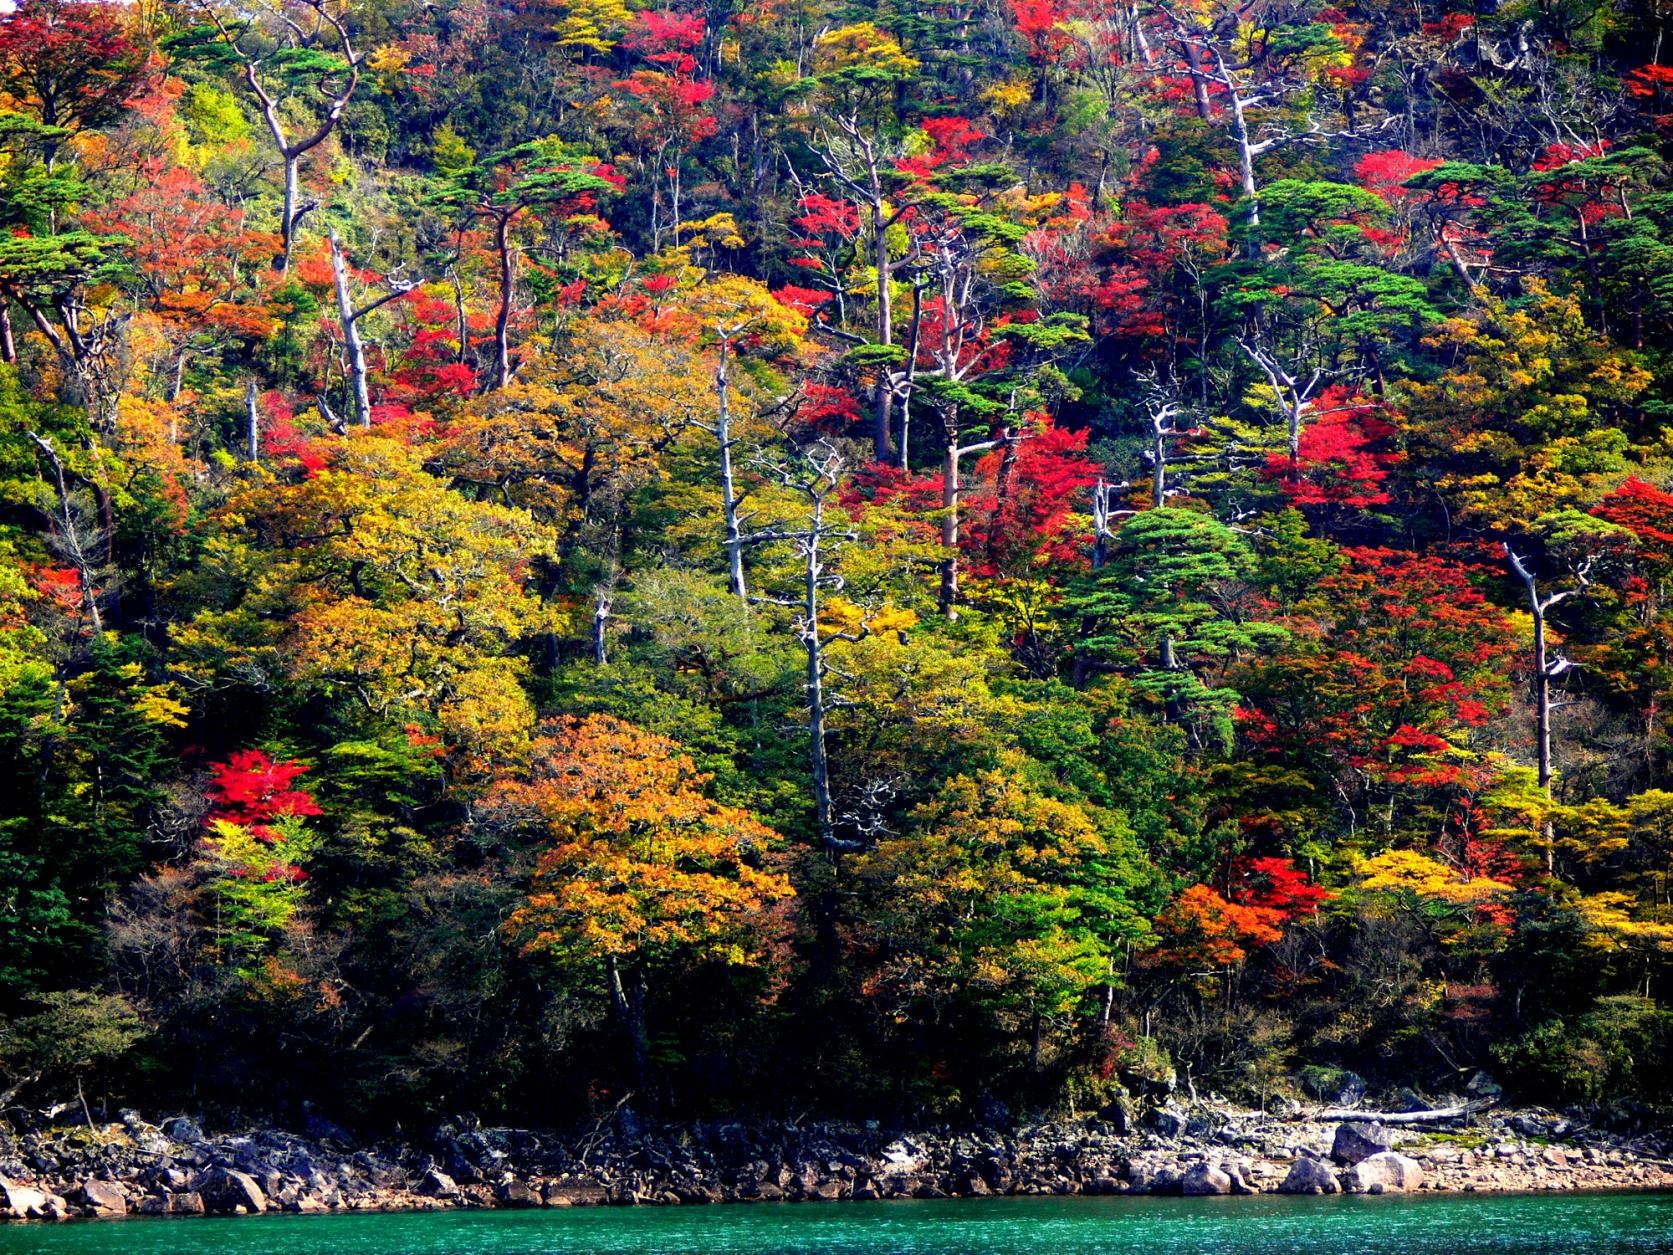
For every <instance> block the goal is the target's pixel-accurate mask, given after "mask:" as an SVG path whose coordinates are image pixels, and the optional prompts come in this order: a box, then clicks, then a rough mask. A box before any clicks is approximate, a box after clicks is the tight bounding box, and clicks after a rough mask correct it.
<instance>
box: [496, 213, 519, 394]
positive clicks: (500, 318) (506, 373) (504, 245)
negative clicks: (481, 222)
mask: <svg viewBox="0 0 1673 1255" xmlns="http://www.w3.org/2000/svg"><path fill="white" fill-rule="evenodd" d="M510 229H511V219H510V218H508V217H503V216H502V217H501V218H500V219H498V220H497V221H496V222H495V224H494V246H495V248H497V249H498V250H499V254H500V307H499V310H498V311H497V312H496V313H495V314H494V381H493V382H494V387H496V388H503V387H505V385H506V384H507V383H509V382H510V381H511V300H512V295H513V288H514V286H515V282H516V277H517V275H516V267H515V265H514V262H513V258H512V254H511V240H510V238H509V232H510Z"/></svg>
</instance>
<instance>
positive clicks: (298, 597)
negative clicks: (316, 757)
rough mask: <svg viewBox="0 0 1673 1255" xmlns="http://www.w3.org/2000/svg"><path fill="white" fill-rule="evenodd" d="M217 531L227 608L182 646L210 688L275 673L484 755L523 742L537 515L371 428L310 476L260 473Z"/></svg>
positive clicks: (208, 616) (536, 615)
mask: <svg viewBox="0 0 1673 1255" xmlns="http://www.w3.org/2000/svg"><path fill="white" fill-rule="evenodd" d="M253 474H255V475H258V476H259V475H260V472H259V471H257V472H253ZM217 522H218V531H217V534H216V535H215V536H214V537H212V538H211V539H210V541H209V542H208V555H207V557H208V564H207V567H206V570H207V571H208V572H210V573H211V575H210V578H213V573H218V574H220V575H221V576H222V577H224V579H225V582H226V585H227V587H223V588H221V589H217V590H214V591H215V593H216V594H217V595H218V598H219V600H220V601H221V602H222V605H220V606H219V607H217V608H214V609H210V610H206V611H204V612H202V613H200V614H199V615H198V616H197V618H196V620H195V621H194V622H193V623H192V624H191V625H190V626H189V627H187V628H185V629H184V630H183V631H182V633H181V637H180V643H181V646H182V648H183V650H185V651H186V653H187V655H188V657H190V658H192V659H193V665H194V668H195V670H196V673H197V675H198V678H199V679H200V680H202V681H205V682H209V681H213V680H215V679H217V678H219V679H227V678H232V677H239V676H242V677H252V676H254V677H258V678H259V677H263V676H272V675H273V673H275V672H277V673H278V674H280V675H283V676H285V677H287V678H289V679H291V680H293V681H295V682H297V683H298V684H299V685H301V687H302V688H303V690H304V691H310V692H312V693H314V694H316V695H320V696H325V697H328V698H331V697H339V696H347V697H350V698H351V699H352V700H354V701H356V702H358V703H359V704H361V705H362V706H363V707H364V708H366V709H367V710H369V711H371V712H372V713H374V714H377V715H380V716H384V717H387V718H390V719H401V718H415V717H417V718H434V719H436V720H439V722H440V725H441V726H442V728H443V730H444V731H445V732H446V733H447V734H448V735H449V738H450V740H451V741H452V742H453V743H454V744H457V745H462V746H467V747H472V748H478V747H485V746H488V745H492V744H495V743H501V742H504V741H507V740H510V741H513V742H515V741H516V740H517V739H519V738H521V737H523V736H526V734H527V730H528V728H529V726H530V725H531V724H532V722H533V717H532V714H531V712H530V708H529V703H528V699H527V697H526V696H525V695H524V693H523V690H522V687H521V685H520V683H519V680H520V678H521V675H522V670H523V666H524V664H523V662H522V660H521V659H520V658H519V657H518V655H517V650H518V646H519V643H520V642H521V641H522V640H523V639H524V637H525V636H528V635H530V634H532V633H533V632H534V631H536V630H537V629H538V628H539V627H541V626H542V625H543V624H544V622H545V619H546V615H545V612H544V610H543V608H542V607H541V605H540V603H539V601H538V600H537V599H536V598H534V597H533V596H531V595H530V593H529V591H528V590H527V588H526V584H527V581H528V578H529V577H528V568H529V565H530V563H531V562H533V561H534V560H535V559H537V558H539V557H541V556H542V555H545V554H549V553H550V552H551V548H552V538H551V534H550V531H549V529H547V528H545V527H543V526H542V525H540V524H539V523H537V522H536V521H535V520H534V519H533V518H532V517H530V515H529V514H528V513H527V512H525V511H523V510H517V509H510V508H507V507H504V506H499V505H492V504H488V503H485V502H476V501H471V500H468V499H467V498H465V497H464V496H462V495H460V494H459V493H457V492H455V491H453V490H452V489H451V488H449V487H448V485H447V483H446V482H445V481H444V480H441V479H438V478H436V477H435V476H433V475H431V474H429V473H428V472H426V471H425V470H424V468H423V466H422V464H421V461H420V458H419V455H418V453H417V452H416V451H415V450H413V449H411V448H409V447H407V446H406V445H404V444H402V443H401V442H399V441H397V440H394V439H389V438H386V437H383V436H381V435H378V434H376V433H366V434H356V435H354V436H352V437H350V438H348V439H346V440H344V441H343V442H342V443H340V444H337V445H335V446H333V447H332V449H331V451H330V455H329V458H328V460H327V462H326V464H325V465H324V466H323V467H322V468H321V469H320V470H319V472H318V473H317V474H315V475H314V476H313V477H312V478H309V479H305V480H302V481H300V482H298V483H280V482H274V481H272V480H269V479H266V478H258V479H256V481H255V482H254V483H253V484H252V485H251V486H250V487H249V488H247V489H245V490H244V491H243V492H241V493H239V494H237V495H235V496H234V497H233V499H232V500H231V501H230V502H229V503H228V505H227V506H226V507H225V508H224V509H223V510H222V511H221V513H220V515H219V517H218V520H217ZM252 542H254V543H252ZM268 682H271V681H268Z"/></svg>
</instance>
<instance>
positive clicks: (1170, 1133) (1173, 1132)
mask: <svg viewBox="0 0 1673 1255" xmlns="http://www.w3.org/2000/svg"><path fill="white" fill-rule="evenodd" d="M1149 1123H1150V1127H1151V1128H1153V1129H1155V1130H1156V1132H1158V1133H1160V1134H1161V1135H1162V1136H1163V1137H1184V1136H1185V1130H1186V1129H1187V1128H1189V1127H1190V1124H1191V1122H1190V1120H1189V1119H1187V1118H1186V1116H1185V1113H1184V1112H1182V1111H1175V1110H1173V1109H1172V1108H1171V1107H1158V1108H1157V1109H1156V1110H1155V1111H1152V1112H1151V1113H1150V1121H1149Z"/></svg>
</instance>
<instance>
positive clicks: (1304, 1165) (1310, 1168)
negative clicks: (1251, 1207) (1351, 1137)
mask: <svg viewBox="0 0 1673 1255" xmlns="http://www.w3.org/2000/svg"><path fill="white" fill-rule="evenodd" d="M1341 1189H1342V1185H1341V1183H1340V1182H1339V1181H1337V1179H1336V1173H1335V1172H1333V1171H1331V1168H1330V1165H1329V1164H1327V1163H1325V1162H1324V1161H1323V1160H1322V1159H1297V1160H1296V1161H1295V1164H1294V1166H1292V1167H1291V1168H1290V1171H1289V1175H1288V1176H1286V1177H1285V1178H1284V1180H1283V1181H1282V1182H1281V1183H1280V1184H1279V1186H1278V1192H1279V1193H1280V1194H1336V1193H1339V1192H1340V1191H1341Z"/></svg>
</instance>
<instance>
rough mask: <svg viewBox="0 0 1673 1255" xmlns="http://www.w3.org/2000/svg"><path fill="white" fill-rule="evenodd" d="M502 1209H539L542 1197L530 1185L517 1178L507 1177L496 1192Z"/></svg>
mask: <svg viewBox="0 0 1673 1255" xmlns="http://www.w3.org/2000/svg"><path fill="white" fill-rule="evenodd" d="M495 1194H496V1195H497V1197H498V1198H499V1202H500V1206H501V1207H539V1206H540V1201H541V1200H540V1195H538V1194H536V1193H535V1192H534V1191H533V1190H532V1189H530V1188H529V1186H528V1183H527V1182H524V1181H519V1180H518V1179H517V1178H516V1177H507V1178H506V1179H505V1180H504V1181H501V1182H500V1188H499V1189H498V1190H496V1191H495Z"/></svg>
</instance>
